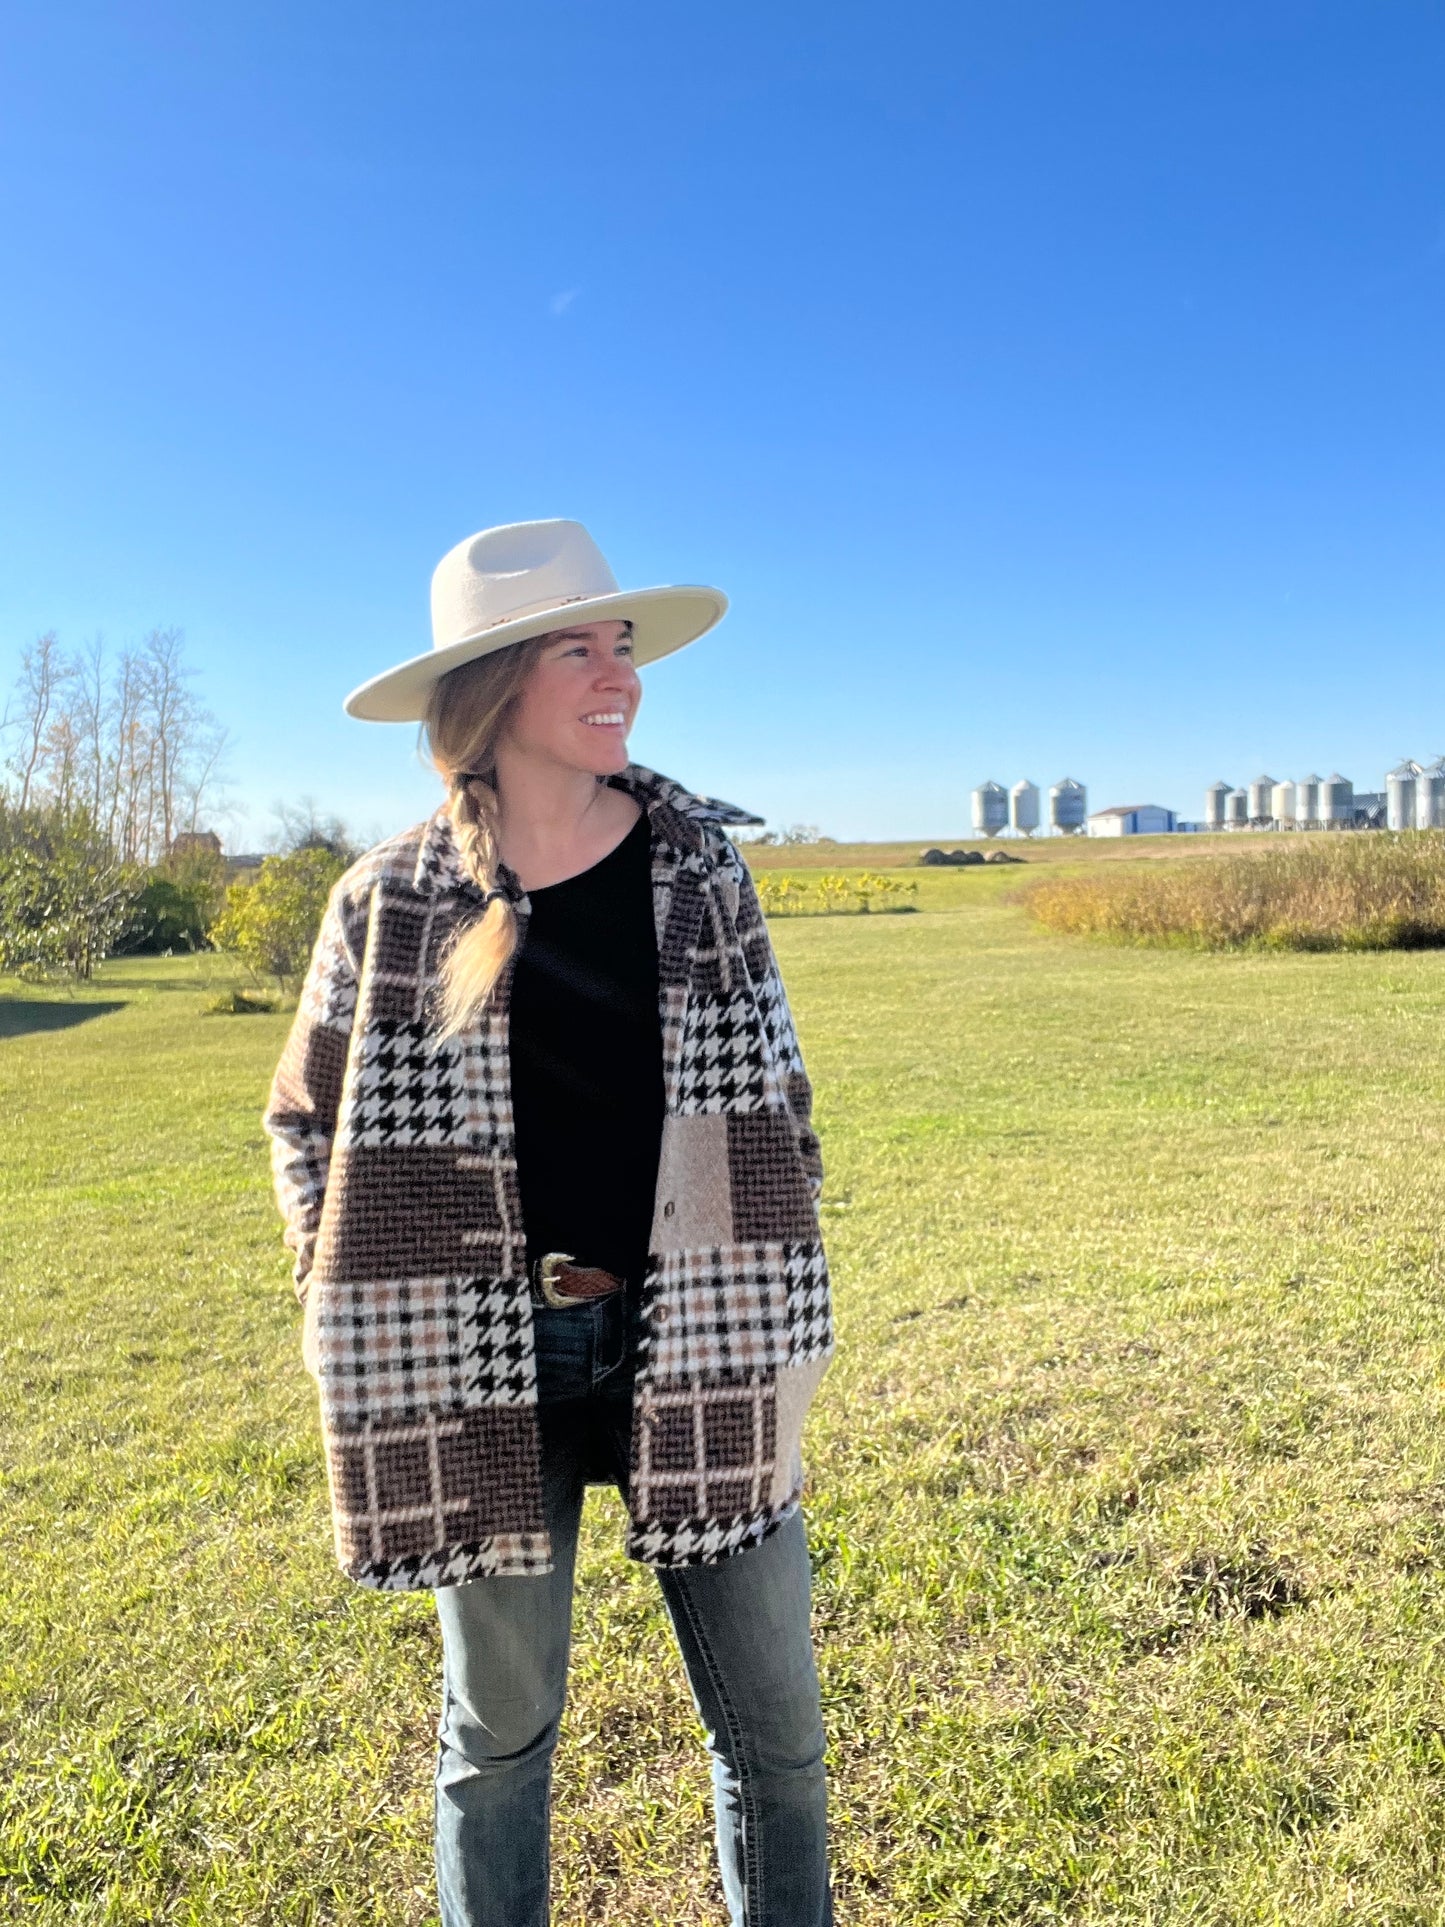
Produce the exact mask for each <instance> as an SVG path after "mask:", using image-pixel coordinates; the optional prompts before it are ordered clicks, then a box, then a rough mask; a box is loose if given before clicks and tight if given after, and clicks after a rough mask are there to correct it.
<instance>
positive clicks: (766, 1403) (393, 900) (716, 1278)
mask: <svg viewBox="0 0 1445 1927" xmlns="http://www.w3.org/2000/svg"><path fill="white" fill-rule="evenodd" d="M726 606H727V605H726V601H725V599H724V598H723V597H722V596H721V595H720V594H719V593H718V592H717V591H716V590H711V589H648V590H641V591H636V592H632V593H624V592H621V591H619V590H618V588H617V584H616V581H615V579H614V578H613V576H612V573H611V571H610V570H609V569H608V567H607V564H606V562H605V561H604V560H603V558H602V556H601V554H600V553H599V551H598V550H597V549H596V547H595V546H594V544H593V543H592V541H591V538H590V537H589V536H588V534H587V532H586V530H585V529H583V528H582V527H581V526H580V525H579V524H577V523H575V522H538V523H519V524H515V525H512V526H510V527H506V528H499V529H489V530H485V531H484V532H483V533H482V534H480V535H477V536H473V537H471V538H470V539H469V540H468V541H466V542H463V543H461V544H460V545H459V546H458V547H457V548H456V549H454V550H452V552H451V553H450V554H449V555H448V556H446V557H445V558H444V559H443V561H442V562H441V564H440V565H439V567H438V569H437V572H436V575H435V577H434V579H433V584H432V619H433V632H434V638H435V641H434V647H433V649H432V651H431V652H430V653H429V654H428V655H426V656H422V657H418V658H416V659H414V660H413V661H411V662H407V663H404V664H402V665H401V667H400V668H398V669H394V670H391V671H389V672H387V673H386V674H385V675H382V676H379V677H376V678H374V679H373V680H372V681H370V682H368V683H366V684H364V685H363V686H362V687H361V688H360V689H358V690H356V691H354V692H353V694H352V695H351V696H350V697H349V698H348V699H347V704H346V707H347V709H348V710H349V711H350V712H351V714H353V715H355V716H361V717H367V718H371V719H375V720H379V721H405V720H414V719H417V718H421V719H422V720H424V723H425V727H426V734H427V738H428V743H429V747H430V750H431V755H432V758H433V760H434V762H435V764H436V767H437V770H438V773H439V774H440V776H441V778H442V781H443V783H444V784H445V786H446V801H445V803H444V804H443V805H442V806H441V808H439V809H438V810H437V812H436V814H435V815H434V816H432V817H431V818H430V820H429V821H427V822H425V823H422V824H420V825H418V826H417V827H416V828H414V829H412V830H408V831H406V832H405V833H403V834H402V835H400V836H397V837H393V838H391V839H390V840H389V841H387V842H385V843H382V844H380V845H379V846H378V847H377V848H376V849H374V850H372V851H370V852H369V853H368V854H367V855H366V856H364V857H363V858H362V859H361V860H360V861H359V862H358V863H357V864H355V865H354V866H353V867H352V869H351V870H350V871H348V872H347V874H346V876H344V877H343V878H342V879H341V881H340V883H339V884H338V885H337V887H336V889H335V891H334V893H333V895H332V898H331V901H330V904H329V906H328V908H327V913H326V917H325V920H324V923H323V925H322V929H321V933H320V935H319V937H318V939H317V944H316V950H315V954H314V956H313V959H312V963H311V968H310V971H309V974H308V976H307V980H306V984H305V988H304V990H303V992H302V996H301V1000H300V1006H299V1009H298V1011H297V1015H296V1020H295V1024H294V1027H293V1029H292V1032H291V1036H290V1039H289V1041H288V1043H287V1047H286V1051H285V1054H284V1056H283V1058H282V1061H281V1064H280V1066H279V1068H278V1070H277V1074H276V1080H275V1085H274V1087H273V1090H272V1094H271V1101H270V1105H269V1107H268V1111H267V1115H266V1126H267V1129H268V1130H269V1131H270V1133H271V1134H272V1138H273V1165H274V1170H275V1176H276V1184H277V1192H278V1196H279V1199H280V1203H281V1209H282V1213H283V1216H284V1217H285V1220H286V1238H287V1241H288V1243H289V1244H290V1245H291V1246H292V1247H293V1248H294V1250H295V1253H296V1274H295V1275H296V1285H297V1290H298V1293H299V1294H300V1295H301V1297H302V1298H303V1300H304V1303H305V1325H304V1333H305V1336H304V1353H305V1357H306V1360H307V1364H308V1366H309V1367H310V1369H311V1370H312V1371H313V1373H314V1374H315V1376H316V1379H317V1382H318V1386H319V1389H320V1397H321V1415H322V1428H323V1433H324V1437H325V1442H326V1451H327V1461H328V1469H329V1476H330V1484H331V1496H332V1509H333V1520H334V1527H335V1535H336V1545H337V1553H338V1557H339V1559H340V1561H341V1564H342V1566H343V1568H344V1569H345V1570H346V1571H347V1572H348V1573H350V1574H351V1576H352V1577H353V1578H355V1579H357V1580H359V1581H360V1582H361V1583H362V1584H363V1585H370V1586H380V1587H389V1588H398V1587H401V1588H411V1587H430V1588H434V1589H435V1591H436V1602H437V1610H438V1614H439V1616H440V1619H441V1628H442V1646H443V1683H444V1702H443V1710H442V1717H441V1723H440V1746H439V1752H438V1760H437V1773H436V1854H437V1878H438V1886H439V1890H440V1900H441V1915H442V1920H443V1923H444V1927H483V1924H485V1927H534V1924H537V1923H542V1922H545V1921H546V1919H547V1917H548V1916H547V1807H548V1790H549V1777H550V1768H551V1757H552V1749H553V1746H554V1744H555V1741H556V1737H557V1729H558V1722H559V1719H560V1716H561V1710H562V1702H563V1695H564V1690H565V1682H566V1667H567V1651H568V1644H569V1637H570V1632H569V1628H570V1610H571V1592H572V1573H573V1561H574V1554H575V1551H576V1544H577V1531H578V1522H579V1517H580V1513H581V1507H582V1498H583V1489H584V1486H585V1484H586V1483H587V1482H588V1481H589V1480H591V1481H597V1480H608V1481H611V1482H614V1483H615V1484H616V1485H617V1487H618V1489H619V1490H620V1491H621V1492H622V1494H623V1496H624V1498H625V1500H626V1503H627V1507H628V1512H629V1529H628V1536H627V1548H628V1551H629V1552H630V1553H631V1555H632V1556H633V1557H635V1558H638V1559H641V1560H644V1561H646V1562H647V1563H648V1564H649V1565H651V1566H653V1567H654V1568H655V1569H656V1570H657V1573H658V1577H659V1580H660V1582H661V1585H662V1590H663V1595H664V1598H665V1600H666V1604H667V1608H668V1611H669V1614H670V1616H671V1619H672V1623H673V1626H674V1629H675V1631H676V1634H677V1638H678V1642H679V1645H680V1647H681V1649H682V1654H683V1658H684V1660H685V1662H686V1665H687V1670H688V1676H689V1680H690V1682H691V1686H692V1690H693V1694H694V1697H695V1699H696V1702H697V1707H698V1711H699V1713H700V1715H701V1717H702V1720H703V1723H704V1725H705V1727H706V1728H707V1733H708V1745H709V1749H710V1751H711V1754H712V1764H713V1782H714V1794H715V1804H716V1813H717V1839H718V1851H719V1858H720V1862H721V1869H722V1878H723V1886H724V1890H725V1893H726V1896H727V1904H728V1909H729V1913H730V1916H731V1919H732V1921H733V1922H734V1923H735V1927H744V1924H746V1927H764V1924H765V1927H820V1924H821V1923H826V1922H829V1921H831V1918H832V1913H831V1903H830V1900H829V1894H828V1875H827V1866H826V1855H825V1843H824V1780H823V1762H822V1754H823V1734H822V1727H821V1721H820V1718H819V1709H818V1689H817V1679H816V1674H815V1671H814V1666H813V1656H812V1649H811V1643H810V1638H809V1630H808V1560H807V1549H806V1543H805V1539H804V1533H803V1524H802V1518H801V1514H800V1512H799V1509H798V1502H799V1493H800V1488H801V1483H802V1466H801V1460H800V1457H799V1450H798V1446H799V1438H800V1434H801V1430H802V1424H803V1417H804V1413H805V1411H806V1409H807V1405H808V1402H809V1399H810V1398H811V1396H812V1393H813V1391H814V1390H815V1389H816V1386H817V1383H818V1381H819V1379H820V1378H821V1376H822V1373H823V1371H824V1369H825V1368H826V1364H827V1360H828V1356H829V1353H830V1351H831V1349H832V1326H831V1319H830V1312H829V1301H828V1279H827V1268H826V1264H825V1260H824V1256H823V1251H822V1246H821V1243H820V1240H819V1235H818V1218H817V1197H818V1192H819V1188H820V1185H821V1164H820V1162H819V1155H818V1141H817V1138H816V1136H815V1135H814V1133H813V1130H812V1127H811V1123H810V1111H811V1092H810V1089H809V1085H808V1080H807V1077H806V1075H805V1073H804V1070H803V1065H802V1060H801V1058H800V1056H799V1054H798V1046H797V1040H796V1037H795V1035H794V1031H793V1025H792V1019H791V1017H790V1015H789V1011H788V1005H787V999H786V997H785V996H784V994H783V988H782V984H781V981H780V979H779V977H778V972H777V966H776V964H775V962H774V960H773V955H772V951H771V947H770V945H769V942H768V936H767V930H766V927H765V925H764V922H763V919H762V916H761V914H760V912H759V909H758V904H757V898H756V896H755V894H754V892H753V888H752V884H751V881H750V879H749V876H748V872H747V870H746V868H745V866H744V865H743V863H742V862H741V860H740V858H739V857H738V855H737V852H736V851H735V850H734V848H733V846H732V845H731V843H730V842H729V841H728V839H727V836H726V834H725V831H724V828H723V825H725V824H727V823H737V822H746V821H751V820H755V819H750V818H747V817H746V816H744V815H743V813H742V812H741V811H738V810H735V809H732V808H730V807H729V806H728V805H726V804H720V803H715V802H710V801H708V800H706V799H704V798H701V797H697V796H693V795H690V794H689V793H688V792H687V791H685V790H683V789H682V788H680V787H679V786H678V785H677V784H675V783H673V782H670V781H668V780H667V779H666V778H665V777H661V776H657V775H654V774H653V773H652V772H650V771H648V770H644V769H640V768H638V767H636V766H635V765H633V764H630V763H629V762H628V758H627V750H626V739H627V732H628V729H629V728H630V726H631V724H632V721H633V718H634V716H635V715H636V712H637V705H638V701H639V699H640V695H641V690H640V686H639V682H638V677H637V664H638V663H639V662H646V661H649V660H652V659H654V658H655V657H658V656H661V655H664V654H666V653H668V652H669V651H670V650H672V649H675V648H680V647H682V646H683V644H685V643H687V642H690V641H693V640H694V639H695V638H696V637H698V636H699V635H701V634H703V633H704V632H705V631H706V630H707V629H709V628H711V627H712V626H713V624H714V623H715V622H717V621H718V620H719V618H720V617H721V615H722V614H723V612H724V610H725V609H726Z"/></svg>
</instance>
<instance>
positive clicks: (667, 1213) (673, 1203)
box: [662, 1198, 677, 1218]
mask: <svg viewBox="0 0 1445 1927" xmlns="http://www.w3.org/2000/svg"><path fill="white" fill-rule="evenodd" d="M676 1210H677V1200H676V1198H669V1199H668V1201H667V1203H666V1204H665V1205H664V1206H663V1207H662V1215H663V1217H664V1218H670V1217H672V1216H673V1214H674V1213H675V1212H676Z"/></svg>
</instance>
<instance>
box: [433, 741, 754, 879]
mask: <svg viewBox="0 0 1445 1927" xmlns="http://www.w3.org/2000/svg"><path fill="white" fill-rule="evenodd" d="M608 781H609V782H610V783H611V785H612V787H613V788H614V789H620V790H625V791H626V792H627V793H628V795H629V796H634V797H636V799H637V801H638V802H639V803H640V804H641V805H642V807H643V808H644V809H645V810H646V811H647V813H648V815H649V816H650V817H651V819H652V833H653V837H654V839H660V840H661V841H662V842H663V843H664V844H666V845H668V846H670V847H671V848H672V849H674V850H676V851H677V853H678V854H679V855H687V854H699V855H700V854H701V852H702V850H703V847H704V842H703V829H702V826H703V825H704V824H705V823H718V824H739V823H761V822H762V820H763V819H762V818H761V817H760V816H754V815H753V814H752V812H751V811H749V810H743V809H739V808H738V806H737V805H736V804H735V803H723V802H720V801H719V800H718V799H717V798H716V797H711V796H696V795H694V794H693V792H692V791H691V790H685V789H684V788H683V787H682V785H681V784H680V783H675V782H673V780H672V778H671V777H669V776H659V775H658V773H657V772H656V770H650V769H644V768H643V767H642V766H641V764H639V763H629V764H628V765H627V767H626V769H623V770H619V771H618V773H617V775H615V776H612V777H609V779H608ZM412 888H413V889H414V890H416V891H417V892H418V894H419V895H422V896H432V895H435V894H439V893H447V892H455V893H456V894H458V895H460V896H469V897H473V898H476V899H477V900H478V901H484V900H486V899H484V898H483V894H482V892H481V890H479V889H478V887H477V885H476V884H475V883H474V882H473V880H472V878H471V877H470V876H469V875H468V873H467V870H466V868H465V866H464V865H463V863H462V855H461V850H460V849H459V848H458V846H457V839H456V833H455V831H454V830H453V828H452V819H451V814H450V812H449V811H448V809H447V806H446V804H445V803H443V804H442V805H441V806H440V807H439V808H438V809H437V810H435V811H434V812H433V814H432V816H431V817H430V818H429V819H428V821H427V823H426V825H425V827H424V828H423V831H422V837H421V844H420V847H419V848H418V850H417V857H416V868H415V870H414V872H413V873H412ZM494 894H495V895H497V896H500V897H504V898H505V899H506V900H507V901H508V902H509V903H513V904H516V903H520V902H521V901H522V900H523V898H524V896H525V894H526V892H525V891H524V890H523V889H522V886H521V884H520V883H519V882H518V880H517V877H516V873H515V872H514V871H512V870H510V869H509V868H508V867H507V865H506V864H505V863H502V864H499V865H498V866H497V889H496V891H495V892H494Z"/></svg>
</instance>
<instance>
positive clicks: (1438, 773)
mask: <svg viewBox="0 0 1445 1927" xmlns="http://www.w3.org/2000/svg"><path fill="white" fill-rule="evenodd" d="M1390 827H1391V829H1393V828H1394V824H1393V823H1392V824H1391V825H1390ZM1415 828H1416V829H1417V830H1445V756H1437V757H1436V758H1435V761H1434V762H1433V763H1427V764H1426V765H1425V767H1424V768H1423V769H1422V770H1421V772H1420V774H1419V775H1418V776H1417V777H1416V778H1415Z"/></svg>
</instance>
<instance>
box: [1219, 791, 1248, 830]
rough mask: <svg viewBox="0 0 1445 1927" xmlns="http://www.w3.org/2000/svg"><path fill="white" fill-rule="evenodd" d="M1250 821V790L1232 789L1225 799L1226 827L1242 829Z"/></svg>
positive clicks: (1227, 828) (1228, 828)
mask: <svg viewBox="0 0 1445 1927" xmlns="http://www.w3.org/2000/svg"><path fill="white" fill-rule="evenodd" d="M1248 823H1249V791H1248V790H1231V791H1230V792H1229V794H1228V796H1226V797H1225V799H1224V827H1225V829H1226V830H1242V829H1244V828H1246V827H1247V825H1248Z"/></svg>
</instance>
